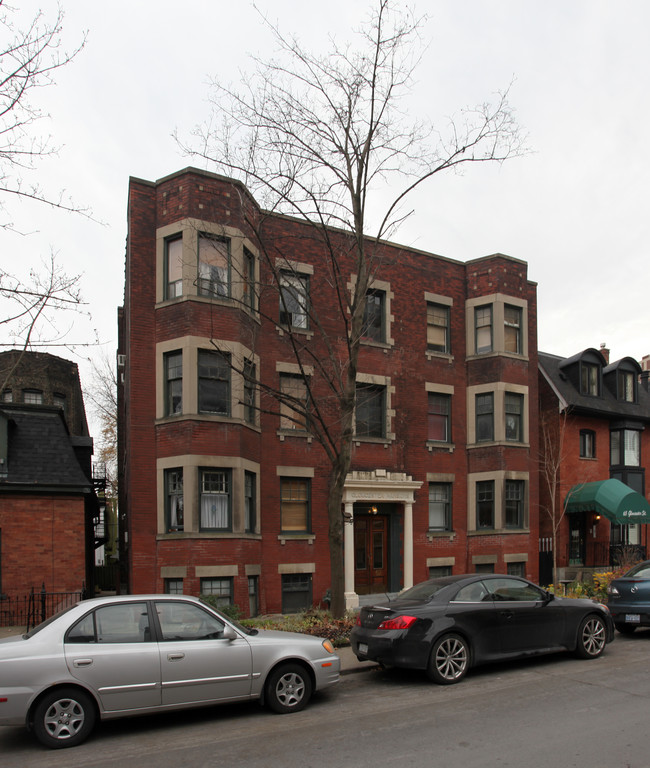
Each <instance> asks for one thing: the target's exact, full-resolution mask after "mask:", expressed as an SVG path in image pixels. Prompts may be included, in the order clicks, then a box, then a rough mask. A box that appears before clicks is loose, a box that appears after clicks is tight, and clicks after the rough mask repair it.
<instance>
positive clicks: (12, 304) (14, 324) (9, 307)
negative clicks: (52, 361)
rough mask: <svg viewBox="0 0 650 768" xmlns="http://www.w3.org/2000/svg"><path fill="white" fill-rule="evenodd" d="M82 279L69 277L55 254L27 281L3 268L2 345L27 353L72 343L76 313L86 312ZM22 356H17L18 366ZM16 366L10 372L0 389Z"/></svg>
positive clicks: (0, 288)
mask: <svg viewBox="0 0 650 768" xmlns="http://www.w3.org/2000/svg"><path fill="white" fill-rule="evenodd" d="M80 279H81V276H80V275H76V276H74V277H70V276H68V275H67V274H66V273H65V272H64V271H63V269H62V268H61V267H60V266H59V265H58V264H57V262H56V258H55V256H54V254H51V255H50V259H49V261H44V262H43V263H42V265H41V269H39V270H37V269H32V270H30V273H29V276H28V278H27V280H24V281H23V280H21V279H19V278H17V277H14V276H12V275H10V274H8V273H7V272H2V271H0V333H1V334H2V335H1V336H0V348H7V349H20V350H22V351H23V352H24V351H25V350H27V349H35V348H38V347H54V346H71V342H69V341H67V342H66V337H67V336H68V333H69V332H70V330H71V328H72V326H73V321H74V315H77V314H79V313H82V314H83V313H85V310H84V308H83V307H84V302H83V300H82V298H81V294H80V292H79V281H80ZM76 346H78V344H77V345H76ZM20 359H21V357H20V356H19V357H17V358H16V365H18V363H19V362H20ZM14 369H15V367H14ZM14 369H12V370H11V371H9V373H8V375H7V377H6V379H5V381H4V382H3V383H2V386H1V387H0V391H1V390H2V389H4V387H5V386H6V383H7V381H8V380H9V378H11V375H12V373H13V370H14Z"/></svg>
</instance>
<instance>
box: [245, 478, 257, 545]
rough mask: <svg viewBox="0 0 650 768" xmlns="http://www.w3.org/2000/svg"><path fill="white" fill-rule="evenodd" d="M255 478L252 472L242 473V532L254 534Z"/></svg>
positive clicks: (255, 516) (255, 508)
mask: <svg viewBox="0 0 650 768" xmlns="http://www.w3.org/2000/svg"><path fill="white" fill-rule="evenodd" d="M255 480H256V477H255V475H254V474H253V472H244V530H245V531H246V533H255V528H256V525H257V515H256V511H257V506H256V504H257V499H256V494H255V486H256V483H255Z"/></svg>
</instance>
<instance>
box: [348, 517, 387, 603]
mask: <svg viewBox="0 0 650 768" xmlns="http://www.w3.org/2000/svg"><path fill="white" fill-rule="evenodd" d="M354 588H355V591H356V593H357V594H358V595H372V594H375V593H378V592H387V591H388V517H386V516H384V515H359V514H355V516H354Z"/></svg>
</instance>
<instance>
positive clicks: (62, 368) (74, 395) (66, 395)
mask: <svg viewBox="0 0 650 768" xmlns="http://www.w3.org/2000/svg"><path fill="white" fill-rule="evenodd" d="M0 400H1V401H2V402H3V403H28V404H31V405H53V406H55V407H58V408H61V410H62V411H63V414H64V416H65V421H66V424H67V425H68V429H69V430H70V434H72V435H77V436H78V437H88V422H87V420H86V410H85V408H84V401H83V394H82V392H81V382H80V380H79V368H78V366H77V364H76V363H73V362H72V361H71V360H66V359H64V358H62V357H57V356H56V355H51V354H50V353H49V352H27V351H21V350H13V349H12V350H8V351H6V352H0Z"/></svg>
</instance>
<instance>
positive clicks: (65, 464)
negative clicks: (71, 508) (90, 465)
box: [0, 403, 92, 493]
mask: <svg viewBox="0 0 650 768" xmlns="http://www.w3.org/2000/svg"><path fill="white" fill-rule="evenodd" d="M74 440H75V439H74V438H72V437H71V436H70V434H69V432H68V429H67V427H66V424H65V420H64V418H63V415H62V411H61V409H60V408H54V407H49V406H29V405H12V404H8V403H3V404H2V406H1V407H0V459H2V461H1V462H0V493H2V492H5V493H7V492H16V491H20V492H32V493H45V492H47V493H89V492H90V491H91V490H92V482H91V481H90V480H89V479H88V477H86V474H85V473H84V471H83V469H82V467H81V465H80V463H79V459H78V456H77V454H76V452H75V449H74Z"/></svg>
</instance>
